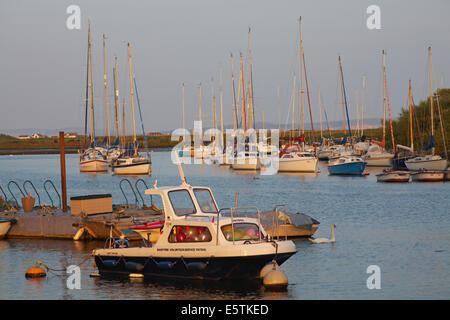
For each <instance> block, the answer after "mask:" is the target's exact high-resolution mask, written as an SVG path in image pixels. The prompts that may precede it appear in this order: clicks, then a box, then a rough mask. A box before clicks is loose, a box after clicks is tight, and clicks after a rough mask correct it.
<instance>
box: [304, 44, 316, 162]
mask: <svg viewBox="0 0 450 320" xmlns="http://www.w3.org/2000/svg"><path fill="white" fill-rule="evenodd" d="M302 60H303V71H304V74H305V84H306V97H307V98H308V107H309V118H310V120H311V132H312V140H313V145H314V154H316V155H317V146H316V142H315V138H314V122H313V118H312V110H311V100H310V98H309V86H308V73H307V72H306V62H305V51H304V50H303V46H302Z"/></svg>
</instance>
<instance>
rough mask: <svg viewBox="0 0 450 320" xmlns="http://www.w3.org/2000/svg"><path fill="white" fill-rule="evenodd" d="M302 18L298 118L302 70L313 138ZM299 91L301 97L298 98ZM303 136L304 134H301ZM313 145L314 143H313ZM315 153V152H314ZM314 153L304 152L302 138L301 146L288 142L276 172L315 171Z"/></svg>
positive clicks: (315, 160)
mask: <svg viewBox="0 0 450 320" xmlns="http://www.w3.org/2000/svg"><path fill="white" fill-rule="evenodd" d="M301 24H302V19H301V17H300V18H299V32H300V44H299V47H300V48H299V49H300V52H299V56H300V59H299V60H300V61H299V64H300V66H299V68H300V75H299V77H300V80H301V81H300V83H301V85H300V88H299V89H300V90H299V92H298V93H299V94H298V105H299V112H298V113H299V119H300V105H301V110H302V111H303V72H302V71H304V75H305V80H306V91H307V96H308V103H309V112H310V116H311V128H312V137H313V140H314V124H313V122H312V115H311V104H310V100H309V88H308V78H307V74H306V64H305V56H304V51H303V40H302V27H301ZM295 89H296V86H295V76H294V85H293V90H294V92H293V95H292V133H294V132H295V131H294V114H295ZM300 93H301V98H300ZM298 126H299V131H300V120H299V123H298ZM303 137H304V135H303ZM314 147H315V144H314ZM315 153H316V152H315ZM315 153H311V152H305V150H304V139H303V148H301V147H300V144H298V143H297V144H292V143H291V144H288V145H286V146H285V147H284V149H283V151H282V152H281V153H280V155H279V159H278V161H279V162H278V172H317V165H318V163H319V159H318V158H317V157H316V155H315Z"/></svg>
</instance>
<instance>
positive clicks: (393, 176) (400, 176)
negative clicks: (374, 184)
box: [377, 169, 411, 182]
mask: <svg viewBox="0 0 450 320" xmlns="http://www.w3.org/2000/svg"><path fill="white" fill-rule="evenodd" d="M410 176H411V173H410V172H409V171H404V170H389V169H384V170H383V172H382V173H379V174H377V181H378V182H409V178H410Z"/></svg>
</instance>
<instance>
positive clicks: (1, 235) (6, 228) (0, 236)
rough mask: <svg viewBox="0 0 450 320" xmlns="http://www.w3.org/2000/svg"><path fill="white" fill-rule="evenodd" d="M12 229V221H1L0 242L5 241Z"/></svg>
mask: <svg viewBox="0 0 450 320" xmlns="http://www.w3.org/2000/svg"><path fill="white" fill-rule="evenodd" d="M10 228H11V220H10V219H0V240H1V239H3V238H4V237H5V236H6V235H7V234H8V231H9V229H10Z"/></svg>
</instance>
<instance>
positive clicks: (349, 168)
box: [328, 162, 366, 175]
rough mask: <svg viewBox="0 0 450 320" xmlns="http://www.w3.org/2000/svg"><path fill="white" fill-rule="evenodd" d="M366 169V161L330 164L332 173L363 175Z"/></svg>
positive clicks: (330, 172) (329, 168)
mask: <svg viewBox="0 0 450 320" xmlns="http://www.w3.org/2000/svg"><path fill="white" fill-rule="evenodd" d="M365 169H366V163H365V162H351V163H343V164H335V165H328V172H329V174H331V175H362V174H363V173H364V170H365Z"/></svg>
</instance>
